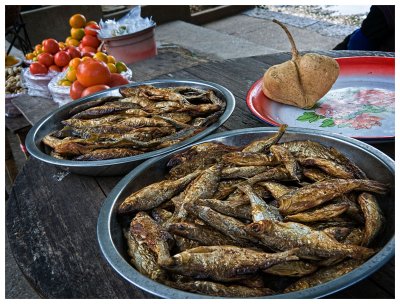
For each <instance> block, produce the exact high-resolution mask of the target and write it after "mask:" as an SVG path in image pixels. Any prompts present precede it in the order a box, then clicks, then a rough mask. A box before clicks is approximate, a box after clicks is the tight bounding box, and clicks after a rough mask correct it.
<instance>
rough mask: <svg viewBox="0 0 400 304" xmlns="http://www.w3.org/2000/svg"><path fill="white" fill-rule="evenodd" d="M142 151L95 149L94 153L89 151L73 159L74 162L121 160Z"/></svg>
mask: <svg viewBox="0 0 400 304" xmlns="http://www.w3.org/2000/svg"><path fill="white" fill-rule="evenodd" d="M142 153H143V152H142V151H136V150H131V149H124V148H114V149H97V150H94V151H90V152H89V153H86V154H82V155H80V156H78V157H75V158H74V160H80V161H83V160H104V159H112V158H122V157H129V156H134V155H139V154H142Z"/></svg>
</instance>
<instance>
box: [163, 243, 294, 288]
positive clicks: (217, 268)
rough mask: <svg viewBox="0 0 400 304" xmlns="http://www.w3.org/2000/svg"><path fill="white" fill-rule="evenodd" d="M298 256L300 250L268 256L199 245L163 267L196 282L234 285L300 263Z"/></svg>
mask: <svg viewBox="0 0 400 304" xmlns="http://www.w3.org/2000/svg"><path fill="white" fill-rule="evenodd" d="M295 254H296V250H288V251H285V252H280V253H265V252H260V251H255V250H252V249H247V248H241V247H236V246H228V245H226V246H199V247H197V248H193V249H189V250H186V251H184V252H180V253H178V254H176V255H174V256H173V257H172V258H171V262H169V264H168V265H166V266H164V265H162V266H163V267H164V268H166V269H168V270H171V271H173V272H175V273H179V274H182V275H185V276H191V277H194V278H196V279H208V278H210V279H213V280H216V281H221V282H230V281H236V280H239V279H242V278H243V275H248V274H253V273H255V272H257V271H258V270H262V269H266V268H268V267H271V266H272V265H275V264H278V263H282V262H287V261H295V260H298V257H297V256H296V255H295ZM227 257H229V259H228V258H227Z"/></svg>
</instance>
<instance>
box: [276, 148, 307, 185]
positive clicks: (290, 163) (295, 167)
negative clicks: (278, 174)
mask: <svg viewBox="0 0 400 304" xmlns="http://www.w3.org/2000/svg"><path fill="white" fill-rule="evenodd" d="M270 151H271V153H272V154H273V155H274V157H275V158H276V159H277V160H278V162H280V163H282V164H283V165H284V166H285V168H286V170H287V171H288V173H289V174H290V176H291V177H292V178H293V179H294V180H297V181H300V179H301V176H302V170H301V168H300V166H299V164H298V163H297V160H296V159H295V158H294V156H293V155H292V153H290V151H289V150H288V149H286V148H285V147H283V146H280V145H272V146H271V147H270Z"/></svg>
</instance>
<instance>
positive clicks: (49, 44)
mask: <svg viewBox="0 0 400 304" xmlns="http://www.w3.org/2000/svg"><path fill="white" fill-rule="evenodd" d="M59 50H60V46H59V45H58V42H57V40H55V39H52V38H49V39H46V40H43V51H44V52H46V53H50V54H53V55H54V54H55V53H57V52H58V51H59Z"/></svg>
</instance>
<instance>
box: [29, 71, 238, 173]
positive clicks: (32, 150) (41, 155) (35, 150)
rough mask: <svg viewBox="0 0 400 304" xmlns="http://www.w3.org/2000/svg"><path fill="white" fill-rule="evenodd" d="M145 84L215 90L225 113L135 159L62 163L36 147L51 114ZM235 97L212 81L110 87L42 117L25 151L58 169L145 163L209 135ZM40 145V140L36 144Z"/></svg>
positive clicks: (159, 81) (163, 81) (225, 116)
mask: <svg viewBox="0 0 400 304" xmlns="http://www.w3.org/2000/svg"><path fill="white" fill-rule="evenodd" d="M144 84H149V85H165V84H170V85H173V84H176V85H177V86H178V85H193V86H196V85H198V86H204V85H205V86H208V87H210V88H214V89H216V90H217V91H219V92H220V93H222V94H223V95H224V97H225V99H226V108H225V111H224V112H223V113H222V115H221V116H220V117H219V118H218V120H217V121H216V122H215V123H213V124H211V125H210V126H208V127H207V128H206V129H204V130H203V131H201V132H199V133H197V134H195V135H194V136H192V137H189V138H188V139H186V140H184V141H181V142H179V143H177V144H175V145H172V146H169V147H165V148H162V149H159V150H154V151H151V152H147V153H143V154H140V155H135V156H129V157H121V158H114V159H109V160H99V161H73V160H63V159H57V158H54V157H52V156H50V155H48V154H46V153H44V152H43V151H42V150H41V149H39V147H38V144H37V142H36V141H37V139H36V138H37V133H38V132H39V130H40V129H41V128H42V127H43V125H45V124H46V122H47V121H48V120H49V119H51V118H52V117H53V115H54V114H56V113H58V112H60V111H62V110H64V109H65V108H69V107H71V108H72V107H73V106H77V105H79V104H83V103H85V102H87V101H90V100H93V99H96V98H98V97H100V96H109V95H107V94H108V93H110V92H112V91H115V90H118V89H120V88H125V87H135V86H139V85H144ZM235 103H236V102H235V97H234V96H233V94H232V92H231V91H229V90H228V89H227V88H225V87H224V86H222V85H219V84H217V83H214V82H209V81H199V80H181V79H180V80H173V79H157V80H148V81H141V82H135V83H131V84H128V85H123V86H119V87H115V88H111V89H108V90H104V91H101V92H99V93H96V94H93V95H90V96H88V97H84V98H81V99H78V100H76V101H73V102H72V103H68V104H66V105H63V106H62V107H60V108H58V109H56V110H54V111H53V112H51V113H50V114H48V115H46V116H45V117H43V118H42V119H41V120H39V121H38V122H37V123H36V124H35V125H34V126H33V127H32V128H31V129H30V130H29V132H28V134H27V136H26V140H25V145H26V149H27V150H28V152H29V153H30V154H31V155H32V156H33V157H35V158H37V159H39V160H41V161H43V162H46V163H49V164H53V165H57V166H63V167H70V168H81V167H92V168H95V167H103V166H112V165H121V164H126V163H131V162H135V161H142V160H146V159H149V158H152V157H157V156H160V155H162V154H165V153H167V152H169V151H173V150H176V149H178V148H180V147H184V146H186V145H188V144H191V143H193V142H195V141H197V140H199V139H200V138H203V137H205V136H206V135H208V134H210V133H212V132H213V131H215V130H216V129H218V128H219V127H220V126H221V125H222V124H223V123H224V122H225V121H226V120H227V119H228V118H229V117H230V115H231V114H232V112H233V110H234V109H235ZM40 140H41V139H40ZM39 144H40V141H39Z"/></svg>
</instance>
